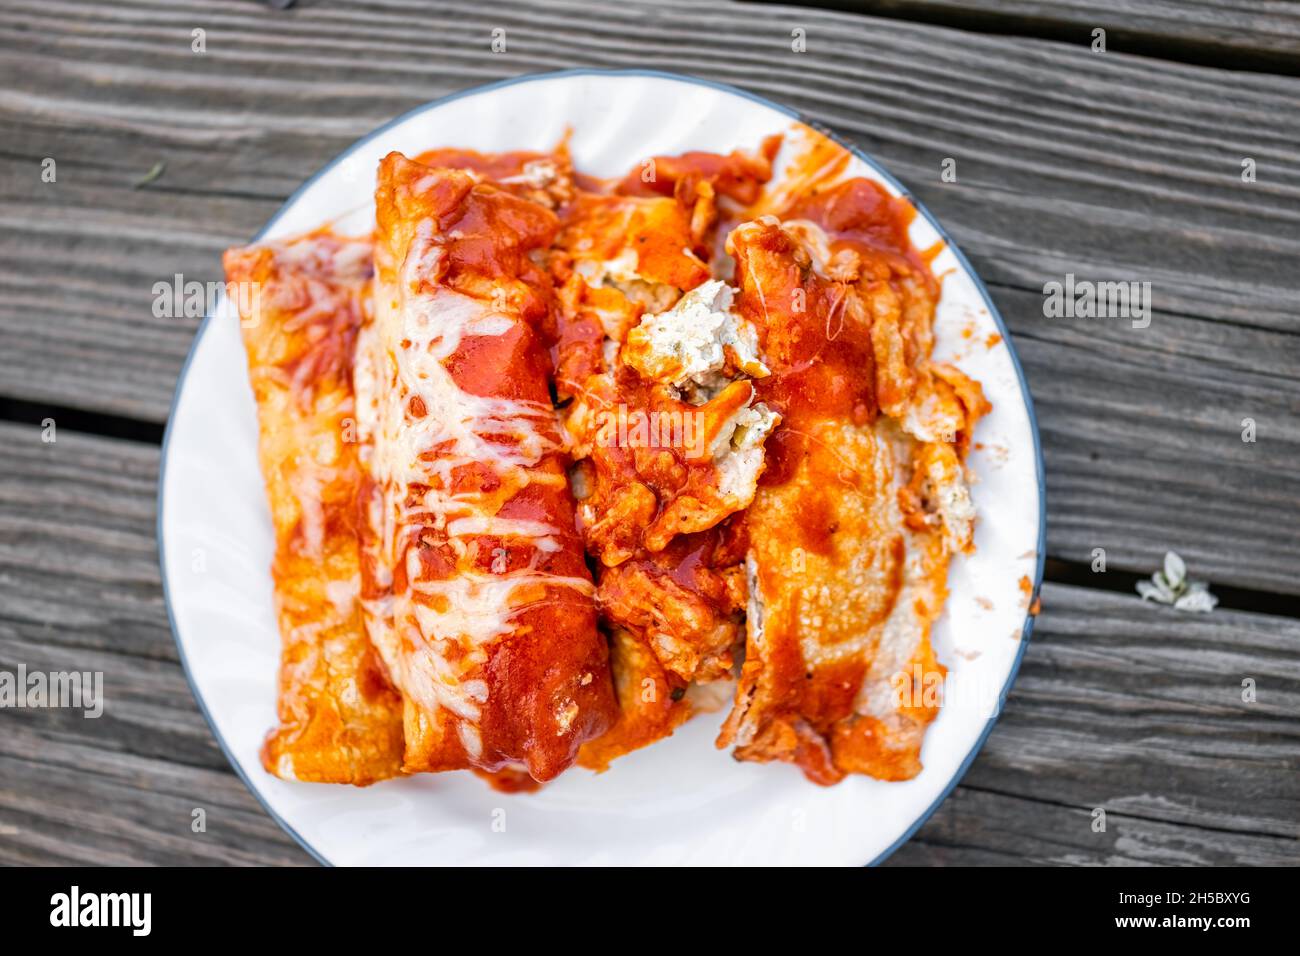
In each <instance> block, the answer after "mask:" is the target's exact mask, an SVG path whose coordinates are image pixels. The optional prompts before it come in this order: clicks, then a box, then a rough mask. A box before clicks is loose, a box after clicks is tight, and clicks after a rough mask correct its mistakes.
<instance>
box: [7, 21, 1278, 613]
mask: <svg viewBox="0 0 1300 956" xmlns="http://www.w3.org/2000/svg"><path fill="white" fill-rule="evenodd" d="M1206 15H1207V16H1208V15H1209V14H1206ZM1224 22H1228V21H1224ZM795 26H801V27H803V28H804V29H805V30H806V31H807V40H808V50H807V52H806V53H803V54H796V53H793V52H792V51H791V49H790V31H791V29H792V28H793V27H795ZM196 27H202V28H203V29H205V30H206V31H207V34H206V42H207V52H206V53H204V54H195V53H193V52H191V49H190V44H191V30H193V29H195V28H196ZM494 28H503V29H505V30H506V37H507V50H506V52H505V53H502V54H493V53H492V52H491V51H490V46H489V44H490V40H491V31H492V30H493V29H494ZM584 65H585V66H602V67H626V66H642V67H653V68H659V69H669V70H679V71H683V72H687V73H694V74H697V75H701V76H705V77H709V78H712V79H719V80H723V81H726V82H731V83H735V84H738V85H740V86H742V87H745V88H747V89H750V90H753V91H755V92H758V93H760V94H764V95H767V96H770V97H773V98H775V99H777V100H779V101H782V102H786V103H789V104H790V105H792V106H795V107H797V108H799V109H802V110H804V111H805V112H806V113H807V114H808V115H809V116H810V117H812V118H813V119H815V120H816V121H818V122H821V123H824V124H826V125H828V126H829V127H831V128H832V129H835V130H837V131H839V132H841V133H842V134H844V135H846V136H847V137H848V138H850V139H852V140H853V141H854V142H855V143H857V144H858V145H860V146H862V147H863V148H864V149H866V150H867V151H868V152H870V153H872V154H873V155H875V156H877V157H878V158H879V159H880V160H881V161H882V162H883V163H884V164H885V165H886V166H887V167H888V168H890V169H891V170H892V171H894V172H895V173H896V174H898V175H899V176H900V177H901V178H902V179H903V180H904V182H905V183H906V184H907V185H908V186H909V188H911V189H912V190H913V191H914V192H915V194H916V195H917V196H918V197H919V198H920V199H922V200H923V201H924V202H926V203H927V204H928V205H929V206H930V208H931V209H932V210H933V211H934V212H935V213H936V215H938V216H939V217H940V219H941V220H942V221H943V222H944V224H945V225H946V226H947V227H948V228H949V230H950V231H951V232H952V234H953V236H954V238H955V240H956V241H957V242H958V243H959V244H960V245H961V246H962V248H963V249H964V250H965V251H966V252H967V253H968V254H969V255H970V257H971V258H972V260H973V262H974V265H975V267H976V269H977V271H978V272H979V273H980V274H981V275H982V276H983V277H984V278H985V279H986V280H987V281H988V282H989V284H990V287H991V290H992V294H993V297H994V299H995V301H996V303H997V304H998V306H999V308H1000V309H1001V310H1002V311H1003V313H1004V315H1005V317H1006V318H1007V320H1008V323H1009V324H1010V326H1011V329H1012V332H1013V338H1014V341H1015V344H1016V346H1017V348H1018V350H1019V352H1020V354H1021V356H1022V358H1023V360H1024V364H1025V367H1026V371H1027V374H1028V377H1029V380H1030V384H1031V387H1032V389H1033V391H1034V394H1035V397H1036V399H1037V402H1038V409H1039V415H1040V422H1041V426H1042V431H1043V437H1044V442H1045V446H1046V453H1047V460H1048V465H1049V468H1048V475H1049V482H1048V506H1049V513H1050V521H1049V542H1048V544H1049V551H1050V553H1052V554H1053V555H1054V556H1059V557H1062V558H1067V559H1070V560H1073V561H1084V560H1090V559H1091V553H1092V551H1093V549H1095V548H1099V547H1100V548H1105V549H1106V550H1107V553H1108V556H1109V559H1110V562H1111V566H1112V567H1115V568H1120V569H1125V570H1130V571H1144V570H1146V571H1149V570H1150V569H1152V568H1154V567H1155V566H1156V565H1157V563H1158V562H1159V559H1160V557H1161V555H1162V554H1163V553H1164V551H1165V550H1166V549H1167V548H1175V549H1177V550H1180V551H1181V552H1182V553H1184V555H1185V556H1186V557H1187V558H1188V559H1189V560H1190V561H1191V563H1192V566H1193V569H1194V571H1195V573H1197V574H1198V575H1200V576H1202V577H1206V578H1209V579H1211V580H1213V581H1214V582H1216V583H1221V584H1228V585H1235V586H1239V587H1243V588H1253V589H1258V590H1274V591H1278V592H1283V593H1287V594H1300V548H1297V547H1296V546H1295V534H1294V533H1293V532H1292V529H1293V527H1294V514H1295V507H1296V502H1297V501H1300V478H1297V475H1296V470H1295V469H1294V467H1293V464H1292V463H1293V462H1294V461H1295V460H1296V456H1297V453H1300V387H1297V385H1296V376H1295V373H1294V369H1295V368H1296V366H1297V363H1300V324H1298V323H1297V321H1296V307H1295V302H1296V301H1300V271H1297V270H1296V269H1295V262H1296V261H1297V258H1298V257H1300V165H1298V164H1297V160H1296V153H1295V143H1296V142H1300V112H1297V111H1296V110H1295V108H1294V104H1295V103H1296V101H1297V98H1298V97H1300V80H1296V79H1292V78H1288V77H1280V76H1263V75H1254V74H1248V73H1234V72H1229V71H1221V70H1214V69H1206V68H1202V67H1192V66H1186V65H1180V64H1176V63H1167V62H1162V61H1158V60H1151V59H1148V58H1143V57H1132V56H1125V55H1123V54H1120V53H1107V54H1094V53H1092V52H1091V51H1090V50H1089V49H1088V46H1087V43H1086V42H1080V43H1060V42H1049V41H1043V40H1034V39H1026V38H1021V37H998V36H984V35H977V34H971V33H964V32H959V31H955V30H947V29H942V28H937V27H933V26H928V25H917V24H911V23H904V22H899V21H896V20H884V19H877V18H870V17H861V16H854V15H849V14H841V13H834V12H826V11H818V10H808V9H796V8H784V7H769V6H765V5H762V6H750V5H745V6H741V5H737V4H733V3H724V2H719V0H707V2H703V3H695V2H686V0H669V2H666V3H658V4H627V3H596V2H591V0H564V2H558V3H551V4H548V5H547V6H546V9H545V10H542V9H540V8H538V7H536V6H535V5H530V4H525V3H520V2H510V3H505V4H497V5H494V6H493V7H492V8H491V9H490V10H488V9H487V8H485V7H484V6H482V5H478V4H473V3H469V2H462V0H457V2H450V3H445V4H440V5H439V7H438V11H437V12H436V13H434V12H431V11H430V10H429V8H427V7H426V6H425V5H424V4H421V3H418V2H415V0H388V2H377V3H343V2H331V3H328V4H318V5H310V6H308V5H304V7H303V8H302V9H295V10H293V11H290V12H287V13H276V12H272V11H270V10H268V9H266V8H264V7H259V6H257V5H253V4H248V3H241V2H234V0H227V2H209V3H202V4H200V3H197V2H189V3H170V2H169V3H162V2H158V0H126V2H121V3H114V4H94V3H89V2H84V0H53V2H44V0H40V2H38V0H10V2H8V3H6V4H5V7H4V9H3V10H2V11H0V71H3V72H4V74H5V77H6V80H7V82H6V83H5V84H4V85H3V87H2V89H3V92H0V128H3V129H4V131H5V136H4V141H3V145H0V226H2V227H3V229H2V230H0V350H2V351H3V352H4V354H6V355H7V356H12V357H13V360H11V361H9V362H6V363H3V364H0V394H8V395H12V396H15V397H22V398H24V399H27V400H31V401H37V402H49V403H51V404H54V405H64V406H72V407H76V408H85V409H95V410H101V411H107V412H113V413H115V414H121V415H130V416H134V417H138V418H142V419H145V420H149V421H155V422H156V421H161V420H163V418H164V417H165V415H166V412H167V408H168V405H169V401H170V397H171V393H172V388H173V385H174V382H175V376H176V374H177V372H178V371H179V368H180V366H181V363H182V361H183V358H184V355H185V353H186V351H187V349H188V347H189V344H190V340H191V337H192V335H193V332H194V329H195V328H196V327H197V319H195V318H192V317H191V318H186V317H178V318H155V317H154V316H153V314H152V311H151V306H152V302H153V293H152V289H153V285H154V283H155V282H157V281H160V280H164V281H165V280H170V278H171V277H172V276H173V275H174V274H175V273H181V274H183V275H184V276H185V277H186V278H187V279H199V280H200V281H207V280H212V279H216V278H218V277H219V267H218V255H219V252H220V250H221V249H222V248H224V247H225V246H227V245H230V244H234V243H238V242H242V241H245V240H246V239H247V238H248V237H249V236H251V235H252V234H253V233H254V232H255V231H256V230H257V229H258V228H259V227H260V225H261V224H262V223H263V222H264V221H265V220H266V219H267V218H268V217H269V216H270V215H271V213H272V212H273V211H274V209H275V208H276V207H277V205H278V203H279V202H280V201H281V200H282V199H283V198H284V197H285V196H287V195H288V194H289V192H290V191H291V190H292V189H293V188H294V187H295V186H296V185H297V184H298V183H300V182H301V181H302V180H303V179H304V178H305V177H306V176H307V175H308V174H310V172H312V171H314V170H315V169H317V168H319V167H320V166H321V165H322V164H324V163H325V162H327V161H328V160H329V159H330V158H331V157H332V156H334V155H336V154H337V153H338V152H339V151H340V150H341V149H343V148H344V147H345V146H346V145H347V144H348V143H350V142H351V141H352V140H353V139H355V138H357V137H358V136H360V135H363V134H364V133H366V132H367V131H369V130H370V129H372V128H374V127H375V126H377V125H379V124H381V123H383V122H385V121H387V120H388V119H390V118H391V117H392V116H395V115H397V114H399V113H401V112H402V111H404V110H406V109H409V108H411V107H413V106H415V105H417V104H419V103H421V102H424V101H427V100H429V99H432V98H435V97H437V96H440V95H443V94H446V93H448V92H451V91H454V90H457V89H463V88H465V87H467V86H471V85H474V84H477V83H481V82H486V81H490V80H496V79H500V78H503V77H507V76H513V75H517V74H521V73H527V72H533V71H539V70H550V69H557V68H563V67H570V66H584ZM45 157H53V158H55V159H56V160H57V162H58V174H59V178H58V181H57V183H52V184H51V183H42V182H41V181H40V163H41V160H42V159H43V158H45ZM948 157H950V158H953V159H955V160H956V162H957V174H958V179H957V182H956V183H944V182H942V181H941V180H940V177H939V171H940V163H941V161H942V160H943V159H944V158H948ZM1247 157H1248V158H1251V159H1253V160H1255V162H1256V164H1257V181H1256V182H1255V183H1251V184H1247V183H1243V182H1242V181H1241V177H1240V173H1241V166H1240V164H1241V161H1242V159H1243V158H1247ZM160 161H161V162H165V163H166V168H165V170H164V172H163V173H162V175H161V176H160V177H159V178H157V179H156V180H155V181H153V182H151V183H149V184H148V185H146V186H143V187H141V188H133V183H136V182H137V181H138V180H139V179H140V178H141V177H143V176H144V175H145V174H146V173H147V172H148V171H149V170H150V169H151V168H153V167H154V165H155V164H156V163H158V162H160ZM1067 273H1074V274H1075V275H1076V276H1078V277H1079V278H1080V279H1084V278H1089V279H1135V280H1141V281H1149V282H1151V283H1152V300H1153V305H1154V319H1153V322H1152V324H1151V327H1150V328H1148V329H1145V330H1138V329H1133V328H1131V327H1129V325H1128V324H1126V323H1124V322H1122V321H1115V320H1103V321H1096V320H1093V321H1089V320H1049V319H1045V318H1044V316H1043V312H1042V289H1043V285H1044V283H1045V282H1048V281H1052V280H1058V281H1059V280H1061V279H1063V277H1064V276H1065V275H1066V274H1067ZM1245 418H1253V419H1254V420H1255V421H1256V423H1257V427H1258V431H1259V440H1258V442H1256V443H1254V444H1245V443H1243V442H1242V441H1241V438H1240V435H1241V430H1242V425H1241V422H1242V420H1243V419H1245Z"/></svg>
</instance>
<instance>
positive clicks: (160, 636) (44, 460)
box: [0, 424, 1300, 864]
mask: <svg viewBox="0 0 1300 956" xmlns="http://www.w3.org/2000/svg"><path fill="white" fill-rule="evenodd" d="M0 460H3V461H4V462H5V463H6V465H5V470H6V478H5V481H3V482H0V608H3V612H0V668H3V669H6V670H13V669H14V668H15V667H16V666H17V665H18V664H20V663H22V664H26V665H27V667H28V668H29V669H30V670H46V671H48V670H98V671H102V672H103V673H104V681H105V696H106V701H107V702H106V705H105V709H104V714H103V716H102V717H100V718H98V719H86V718H84V717H83V716H81V715H80V714H78V713H76V712H72V711H67V710H3V711H0V781H3V784H2V785H0V864H6V863H49V862H93V863H106V864H107V863H120V864H129V863H171V864H179V863H194V862H204V863H229V864H248V863H276V864H279V863H304V862H310V861H309V859H308V857H307V855H306V854H305V853H303V852H302V851H301V850H299V849H297V848H296V846H295V845H294V844H293V843H292V841H291V840H290V839H289V838H288V837H287V836H285V835H284V834H283V833H281V832H280V831H279V829H278V828H277V827H276V826H275V824H274V823H272V822H271V820H270V819H269V817H267V816H266V815H265V814H263V813H262V811H261V810H260V808H259V807H258V805H257V803H256V801H255V800H254V798H253V797H252V796H251V795H249V794H248V793H247V792H246V791H245V790H244V788H243V786H242V784H241V783H240V782H239V780H238V779H237V778H236V777H235V775H234V774H233V772H232V771H231V770H230V769H229V767H228V765H227V764H226V761H225V758H224V757H223V756H222V754H221V752H220V750H219V749H218V747H217V745H216V743H215V741H214V739H213V737H212V735H211V733H210V732H209V730H208V728H207V726H206V724H205V722H204V720H203V718H202V716H201V715H200V714H199V712H198V709H197V706H196V705H195V703H194V701H193V699H192V697H191V696H190V692H189V688H188V685H187V683H186V681H185V678H184V675H183V674H182V672H181V668H180V665H179V663H178V662H177V659H176V652H175V647H174V645H173V643H172V638H171V634H170V631H169V627H168V623H167V618H166V611H165V609H164V607H163V605H162V598H161V585H160V582H159V580H158V569H157V565H156V563H155V544H154V536H153V518H154V511H153V509H154V503H153V486H152V479H153V475H154V473H155V472H156V468H157V463H158V451H157V449H155V448H151V447H149V446H142V445H136V444H132V443H128V442H121V441H115V440H108V439H103V438H92V437H88V436H83V435H78V434H74V433H61V434H59V435H58V438H57V441H56V442H55V443H54V444H45V443H43V442H42V441H41V438H40V430H39V429H36V428H32V427H26V426H15V425H3V424H0ZM1008 639H1009V638H1008ZM1297 651H1300V622H1296V621H1293V620H1287V619H1284V618H1277V617H1269V616H1265V615H1258V614H1248V613H1240V612H1224V611H1216V612H1215V613H1214V614H1211V615H1209V616H1206V617H1200V616H1192V615H1185V614H1179V613H1176V612H1174V611H1172V610H1169V609H1166V608H1157V607H1154V606H1151V605H1148V604H1143V603H1142V602H1140V601H1139V600H1138V599H1137V598H1136V597H1135V596H1125V595H1117V594H1107V593H1102V592H1097V591H1092V590H1089V589H1084V588H1076V587H1064V586H1055V585H1048V586H1047V587H1046V588H1045V589H1044V593H1043V613H1042V615H1041V617H1040V618H1039V620H1038V624H1037V627H1036V629H1035V633H1034V639H1033V641H1032V642H1031V644H1030V646H1029V648H1028V650H1027V653H1026V656H1025V661H1024V665H1023V668H1022V670H1021V674H1020V678H1019V680H1018V682H1017V684H1016V686H1015V689H1014V690H1013V692H1012V695H1011V697H1010V701H1009V703H1008V705H1007V707H1006V709H1005V711H1004V713H1003V715H1002V717H1001V719H1000V721H999V723H998V724H997V726H996V728H995V729H994V731H993V734H992V735H991V736H990V738H989V741H988V743H987V744H986V745H985V747H984V750H983V751H982V752H981V755H980V756H979V758H978V759H977V760H976V761H975V763H974V765H973V766H972V768H971V769H970V771H969V772H968V774H967V775H966V778H965V780H964V781H963V783H962V785H961V786H960V787H959V788H958V789H957V790H956V791H955V793H954V794H953V796H952V797H951V798H950V799H949V800H948V801H947V802H946V803H945V804H944V805H943V807H942V808H941V809H940V811H939V812H938V814H937V815H936V816H935V817H934V818H933V819H932V820H931V821H930V822H929V823H928V824H926V825H925V826H924V827H923V828H922V829H921V830H920V831H919V833H918V834H917V836H916V838H915V839H913V840H912V841H911V842H909V843H908V844H906V845H905V846H904V847H903V848H902V849H901V850H900V851H899V852H898V853H897V854H896V856H895V857H894V858H893V862H895V863H900V864H901V863H944V864H958V863H996V862H1001V863H1009V862H1010V863H1041V864H1104V863H1111V864H1120V863H1174V864H1190V863H1247V864H1283V863H1292V864H1295V863H1300V844H1298V843H1297V840H1298V839H1300V823H1298V822H1297V821H1300V788H1298V787H1297V784H1296V780H1297V778H1298V775H1297V771H1300V757H1298V756H1297V755H1298V754H1300V716H1298V715H1300V663H1297V661H1298V660H1300V655H1298V654H1297ZM1245 677H1250V678H1252V679H1254V680H1255V682H1256V685H1257V695H1258V700H1257V702H1256V703H1254V704H1245V703H1243V702H1242V700H1241V681H1242V679H1243V678H1245ZM770 769H771V772H773V773H783V772H794V771H792V770H789V769H788V768H783V767H772V768H770ZM198 807H201V808H204V809H205V810H206V811H207V824H208V829H207V832H206V833H203V834H196V833H193V832H192V831H191V830H190V820H191V814H192V811H193V810H194V809H195V808H198ZM1098 807H1101V808H1103V809H1105V810H1106V812H1107V820H1108V822H1107V830H1106V832H1105V833H1094V832H1093V831H1092V829H1091V822H1092V812H1093V810H1094V809H1095V808H1098ZM864 862H865V861H864Z"/></svg>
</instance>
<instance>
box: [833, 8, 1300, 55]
mask: <svg viewBox="0 0 1300 956" xmlns="http://www.w3.org/2000/svg"><path fill="white" fill-rule="evenodd" d="M816 5H818V6H821V5H824V6H829V7H834V8H838V9H843V10H851V11H857V12H862V13H870V14H874V15H885V16H897V17H902V18H904V19H920V20H924V21H927V22H937V23H951V24H958V25H961V26H964V27H968V28H979V29H982V30H988V31H992V32H1006V33H1011V34H1018V35H1027V36H1054V37H1066V36H1071V35H1074V36H1077V37H1079V38H1081V39H1084V40H1090V39H1091V36H1092V31H1093V30H1094V29H1096V28H1098V27H1100V28H1102V29H1104V30H1106V33H1107V41H1108V43H1110V44H1111V45H1112V49H1132V48H1138V49H1141V50H1143V51H1144V52H1147V53H1152V54H1161V55H1166V56H1170V57H1176V56H1178V55H1180V54H1181V55H1192V56H1196V57H1197V58H1198V60H1199V59H1202V58H1208V57H1210V56H1218V57H1219V58H1220V59H1221V60H1223V61H1226V62H1229V63H1233V64H1239V65H1241V66H1242V67H1243V68H1251V67H1254V68H1258V69H1268V68H1270V67H1272V68H1275V69H1276V68H1282V67H1284V66H1286V65H1288V64H1289V65H1290V66H1291V68H1292V72H1294V69H1295V67H1296V66H1297V65H1300V10H1297V9H1296V7H1295V5H1294V4H1290V3H1277V2H1273V0H1232V2H1222V0H999V2H998V3H995V4H989V3H985V2H981V0H818V3H817V4H816Z"/></svg>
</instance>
